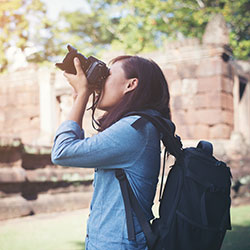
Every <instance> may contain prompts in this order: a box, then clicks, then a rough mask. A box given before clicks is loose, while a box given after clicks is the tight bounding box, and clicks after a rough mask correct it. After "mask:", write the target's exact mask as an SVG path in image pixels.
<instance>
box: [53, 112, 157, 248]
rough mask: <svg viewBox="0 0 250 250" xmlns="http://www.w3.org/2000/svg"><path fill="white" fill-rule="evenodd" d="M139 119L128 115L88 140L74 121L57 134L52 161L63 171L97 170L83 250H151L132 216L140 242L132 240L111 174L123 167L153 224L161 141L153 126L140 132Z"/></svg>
mask: <svg viewBox="0 0 250 250" xmlns="http://www.w3.org/2000/svg"><path fill="white" fill-rule="evenodd" d="M138 118H139V116H129V117H125V118H122V119H120V120H119V121H118V122H116V123H115V124H113V125H112V126H110V127H109V128H107V129H106V130H104V131H103V132H100V133H98V134H96V135H94V136H92V137H90V138H85V137H84V131H83V130H81V128H80V127H79V125H78V124H77V123H76V122H74V121H70V120H68V121H65V122H63V123H62V124H61V126H60V127H59V129H58V130H57V132H56V136H55V141H54V146H53V149H52V155H51V158H52V162H53V163H54V164H57V165H62V166H73V167H82V168H95V176H94V182H93V185H94V193H93V198H92V201H91V206H90V216H89V219H88V224H87V237H86V240H85V246H86V249H88V250H103V249H109V250H123V249H143V250H145V249H147V247H146V239H145V236H144V233H143V232H142V230H141V227H140V225H139V223H138V220H137V218H136V216H135V214H134V215H133V216H134V225H135V232H136V241H129V240H128V235H127V225H126V216H125V209H124V203H123V198H122V194H121V190H120V186H119V181H118V180H117V179H116V177H115V171H114V170H113V169H116V168H123V169H124V171H125V173H126V175H127V178H128V180H129V182H130V185H131V187H132V189H133V191H134V193H135V195H136V197H137V199H138V201H139V203H140V205H141V206H142V207H143V209H144V212H145V214H146V216H147V218H148V220H151V219H152V218H153V214H152V210H151V208H152V205H153V200H154V196H155V191H156V185H157V182H158V174H159V169H160V140H159V139H160V136H159V133H158V131H157V130H156V128H155V127H154V126H153V125H152V124H151V123H149V122H148V123H146V124H145V125H144V126H142V127H141V128H140V129H138V130H136V129H135V128H133V127H132V126H131V124H132V123H133V122H135V121H136V120H137V119H138Z"/></svg>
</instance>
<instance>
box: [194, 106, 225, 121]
mask: <svg viewBox="0 0 250 250" xmlns="http://www.w3.org/2000/svg"><path fill="white" fill-rule="evenodd" d="M196 112H197V119H198V121H199V123H200V124H204V125H215V124H219V123H222V122H223V119H222V111H221V110H220V109H199V110H197V111H196Z"/></svg>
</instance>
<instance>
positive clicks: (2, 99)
mask: <svg viewBox="0 0 250 250" xmlns="http://www.w3.org/2000/svg"><path fill="white" fill-rule="evenodd" d="M8 103H9V102H8V97H7V95H4V94H2V93H1V96H0V107H1V110H2V108H3V107H6V106H7V105H8Z"/></svg>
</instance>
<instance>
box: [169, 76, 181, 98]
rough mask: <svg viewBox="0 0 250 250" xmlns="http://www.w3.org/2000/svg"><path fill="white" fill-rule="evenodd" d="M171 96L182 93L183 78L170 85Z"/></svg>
mask: <svg viewBox="0 0 250 250" xmlns="http://www.w3.org/2000/svg"><path fill="white" fill-rule="evenodd" d="M169 92H170V96H180V95H182V82H181V80H175V81H173V82H171V84H170V85H169Z"/></svg>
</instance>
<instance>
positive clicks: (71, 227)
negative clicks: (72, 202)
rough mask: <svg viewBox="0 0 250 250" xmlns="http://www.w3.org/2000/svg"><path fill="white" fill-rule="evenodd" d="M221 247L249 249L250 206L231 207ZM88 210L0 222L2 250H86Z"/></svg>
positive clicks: (0, 244) (238, 249) (240, 249)
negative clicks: (229, 218)
mask: <svg viewBox="0 0 250 250" xmlns="http://www.w3.org/2000/svg"><path fill="white" fill-rule="evenodd" d="M231 215H232V225H233V230H232V231H228V233H227V234H226V237H225V240H224V243H223V247H222V250H249V249H250V237H249V236H250V205H248V206H241V207H234V208H232V210H231ZM87 217H88V210H87V209H84V210H78V211H73V212H64V213H57V214H48V215H46V214H44V215H35V216H29V217H26V218H21V219H13V220H9V221H4V222H0V250H34V249H35V250H83V249H84V237H85V230H86V229H85V227H86V221H87Z"/></svg>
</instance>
